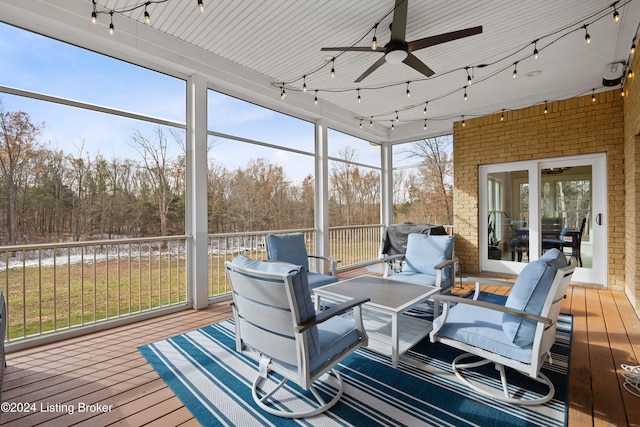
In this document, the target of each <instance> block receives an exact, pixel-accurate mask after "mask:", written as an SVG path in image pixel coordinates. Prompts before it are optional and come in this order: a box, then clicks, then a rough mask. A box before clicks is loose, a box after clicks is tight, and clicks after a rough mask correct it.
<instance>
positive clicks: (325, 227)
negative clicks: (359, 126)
mask: <svg viewBox="0 0 640 427" xmlns="http://www.w3.org/2000/svg"><path fill="white" fill-rule="evenodd" d="M315 130H316V132H315V152H316V156H315V174H316V176H315V184H316V185H315V210H314V213H315V218H314V222H315V228H316V239H315V248H314V249H315V253H316V254H317V255H324V256H328V255H329V154H328V153H329V148H328V137H327V134H328V132H327V123H326V120H323V119H320V120H317V121H316V126H315ZM318 267H319V266H316V268H318ZM323 268H324V267H323ZM317 271H320V272H323V273H327V271H323V270H317Z"/></svg>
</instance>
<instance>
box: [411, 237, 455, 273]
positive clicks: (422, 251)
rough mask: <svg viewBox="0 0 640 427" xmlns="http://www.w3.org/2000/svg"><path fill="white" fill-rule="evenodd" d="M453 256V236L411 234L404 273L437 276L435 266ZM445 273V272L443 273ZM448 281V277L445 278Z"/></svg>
mask: <svg viewBox="0 0 640 427" xmlns="http://www.w3.org/2000/svg"><path fill="white" fill-rule="evenodd" d="M452 256H453V237H452V236H431V235H427V234H420V233H410V234H409V236H408V237H407V252H406V254H405V258H404V265H403V266H402V272H412V273H423V274H429V275H431V276H435V275H436V270H435V268H434V267H435V266H436V265H438V264H440V263H441V262H442V261H446V260H449V259H451V258H452ZM443 273H444V271H443ZM443 279H447V277H443Z"/></svg>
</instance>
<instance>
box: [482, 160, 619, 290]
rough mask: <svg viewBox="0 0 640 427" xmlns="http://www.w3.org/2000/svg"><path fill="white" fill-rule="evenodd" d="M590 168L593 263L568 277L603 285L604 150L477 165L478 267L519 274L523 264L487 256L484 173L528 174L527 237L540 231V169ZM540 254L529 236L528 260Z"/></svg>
mask: <svg viewBox="0 0 640 427" xmlns="http://www.w3.org/2000/svg"><path fill="white" fill-rule="evenodd" d="M588 165H590V166H591V167H592V179H591V183H592V188H591V190H592V202H591V203H592V206H591V208H592V214H593V215H592V218H591V222H592V223H591V230H592V242H593V266H592V267H591V268H577V269H576V271H575V273H574V275H573V277H572V280H573V281H575V282H584V283H591V284H598V285H601V286H604V287H607V285H608V284H607V277H608V276H607V270H608V269H607V265H608V257H607V252H608V251H607V247H608V243H607V242H608V240H607V238H608V233H607V223H608V221H607V168H606V165H607V159H606V154H605V153H594V154H587V155H581V156H568V157H556V158H548V159H539V160H527V161H522V162H510V163H501V164H495V165H482V166H480V167H479V180H478V182H479V188H478V196H479V217H478V224H479V227H478V230H479V233H480V239H479V241H480V250H479V256H480V260H479V261H480V264H479V265H480V270H481V271H489V272H497V273H507V274H519V273H520V272H521V271H522V269H523V268H524V267H525V265H526V263H522V262H512V261H505V260H492V259H489V256H488V247H489V244H488V224H487V217H486V212H487V208H488V206H487V196H488V195H487V175H488V174H489V173H499V172H509V171H518V170H526V171H527V172H528V175H529V179H528V180H529V194H530V196H534V195H535V196H536V197H530V199H529V219H530V221H529V231H530V236H539V230H540V216H541V206H540V193H541V171H542V169H546V168H550V167H554V166H555V167H558V166H564V167H567V166H574V167H575V166H588ZM539 253H540V239H539V238H538V239H535V238H531V239H529V256H530V259H531V260H535V259H537V258H538V254H539Z"/></svg>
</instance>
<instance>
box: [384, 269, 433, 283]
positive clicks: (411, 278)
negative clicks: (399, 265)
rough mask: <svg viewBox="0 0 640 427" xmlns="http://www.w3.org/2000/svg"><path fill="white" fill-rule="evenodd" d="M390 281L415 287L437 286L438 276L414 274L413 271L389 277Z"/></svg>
mask: <svg viewBox="0 0 640 427" xmlns="http://www.w3.org/2000/svg"><path fill="white" fill-rule="evenodd" d="M388 279H389V280H395V281H398V282H404V283H412V284H414V285H422V286H435V285H436V276H433V275H430V274H422V273H414V272H412V271H407V272H405V271H403V272H400V273H396V274H394V275H392V276H389V277H388Z"/></svg>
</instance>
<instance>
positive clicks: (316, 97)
mask: <svg viewBox="0 0 640 427" xmlns="http://www.w3.org/2000/svg"><path fill="white" fill-rule="evenodd" d="M313 103H314V104H315V105H318V89H316V94H315V96H314V97H313Z"/></svg>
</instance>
